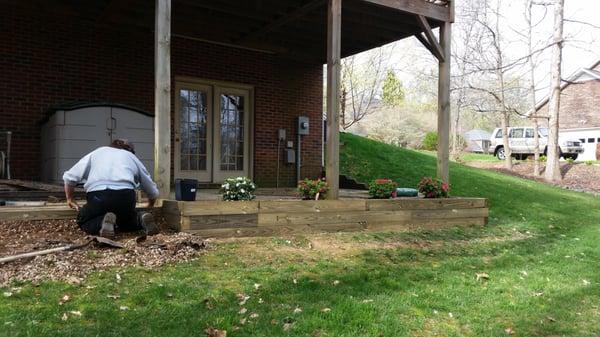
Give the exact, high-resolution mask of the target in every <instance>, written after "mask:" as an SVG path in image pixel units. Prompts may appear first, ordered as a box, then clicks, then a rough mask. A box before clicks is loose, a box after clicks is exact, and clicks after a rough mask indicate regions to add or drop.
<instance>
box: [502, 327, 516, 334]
mask: <svg viewBox="0 0 600 337" xmlns="http://www.w3.org/2000/svg"><path fill="white" fill-rule="evenodd" d="M504 332H506V334H508V335H514V334H515V332H514V330H513V329H512V328H506V329H504Z"/></svg>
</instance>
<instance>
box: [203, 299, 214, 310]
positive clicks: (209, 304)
mask: <svg viewBox="0 0 600 337" xmlns="http://www.w3.org/2000/svg"><path fill="white" fill-rule="evenodd" d="M204 306H205V307H206V309H208V310H212V309H214V308H215V307H214V305H213V304H212V301H211V300H210V299H208V298H205V299H204Z"/></svg>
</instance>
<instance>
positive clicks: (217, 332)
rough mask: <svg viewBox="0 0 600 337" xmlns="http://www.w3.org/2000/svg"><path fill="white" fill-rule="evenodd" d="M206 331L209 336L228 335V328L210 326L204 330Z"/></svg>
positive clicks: (219, 336) (225, 336)
mask: <svg viewBox="0 0 600 337" xmlns="http://www.w3.org/2000/svg"><path fill="white" fill-rule="evenodd" d="M204 333H206V336H208V337H227V331H226V330H219V329H215V328H208V329H206V330H204Z"/></svg>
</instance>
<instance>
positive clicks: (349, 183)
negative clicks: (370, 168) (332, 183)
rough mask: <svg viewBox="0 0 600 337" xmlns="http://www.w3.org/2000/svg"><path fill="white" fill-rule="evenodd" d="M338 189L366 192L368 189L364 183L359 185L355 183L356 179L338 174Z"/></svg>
mask: <svg viewBox="0 0 600 337" xmlns="http://www.w3.org/2000/svg"><path fill="white" fill-rule="evenodd" d="M340 188H345V189H349V190H368V189H369V187H368V186H367V184H365V183H361V182H358V181H356V179H354V178H352V177H350V176H347V175H344V174H340Z"/></svg>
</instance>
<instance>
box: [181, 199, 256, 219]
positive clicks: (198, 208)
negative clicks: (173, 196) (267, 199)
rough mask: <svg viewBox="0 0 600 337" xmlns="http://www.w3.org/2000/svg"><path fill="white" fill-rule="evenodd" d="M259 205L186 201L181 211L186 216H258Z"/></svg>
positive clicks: (253, 202)
mask: <svg viewBox="0 0 600 337" xmlns="http://www.w3.org/2000/svg"><path fill="white" fill-rule="evenodd" d="M258 205H259V202H258V201H218V200H213V201H186V202H183V203H182V204H181V211H182V214H183V215H185V216H194V215H224V214H256V213H258V207H259V206H258Z"/></svg>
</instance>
